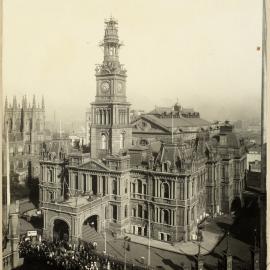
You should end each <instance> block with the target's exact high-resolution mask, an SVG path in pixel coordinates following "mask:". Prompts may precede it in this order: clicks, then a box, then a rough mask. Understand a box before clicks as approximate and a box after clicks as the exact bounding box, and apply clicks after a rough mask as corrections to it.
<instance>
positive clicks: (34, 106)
mask: <svg viewBox="0 0 270 270" xmlns="http://www.w3.org/2000/svg"><path fill="white" fill-rule="evenodd" d="M32 107H33V108H36V96H35V95H34V96H33V104H32Z"/></svg>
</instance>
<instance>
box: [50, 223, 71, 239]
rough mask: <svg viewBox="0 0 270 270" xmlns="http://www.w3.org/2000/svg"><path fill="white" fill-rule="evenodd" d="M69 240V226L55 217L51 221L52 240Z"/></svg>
mask: <svg viewBox="0 0 270 270" xmlns="http://www.w3.org/2000/svg"><path fill="white" fill-rule="evenodd" d="M59 240H65V241H68V240H69V226H68V224H67V223H66V222H65V221H64V220H61V219H56V220H55V221H54V223H53V241H59Z"/></svg>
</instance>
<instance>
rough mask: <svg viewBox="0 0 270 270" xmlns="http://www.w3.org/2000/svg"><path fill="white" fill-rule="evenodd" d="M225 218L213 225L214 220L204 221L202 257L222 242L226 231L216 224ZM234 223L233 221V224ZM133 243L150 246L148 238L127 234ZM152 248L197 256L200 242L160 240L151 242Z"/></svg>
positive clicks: (220, 219)
mask: <svg viewBox="0 0 270 270" xmlns="http://www.w3.org/2000/svg"><path fill="white" fill-rule="evenodd" d="M224 218H227V219H228V217H224V216H222V217H216V218H215V219H214V220H215V223H213V219H212V220H211V222H209V221H207V220H206V221H204V222H203V223H202V225H203V227H204V228H203V229H202V235H203V240H202V241H201V254H202V255H207V254H209V253H211V252H212V251H213V250H214V248H215V247H216V245H217V244H218V243H219V242H220V240H221V239H222V238H223V236H224V233H225V232H224V230H221V229H220V228H219V227H218V226H217V225H216V226H215V224H216V223H217V222H220V221H222V220H224ZM229 223H232V220H231V222H229ZM127 235H128V236H129V237H130V239H131V242H134V243H138V244H141V245H144V246H148V245H149V240H148V238H147V237H142V236H138V235H134V234H127ZM150 246H151V247H154V248H158V249H162V250H166V251H171V252H175V253H179V254H185V255H193V256H194V255H197V254H198V250H199V242H198V241H188V242H177V243H167V242H161V241H158V240H154V239H151V241H150Z"/></svg>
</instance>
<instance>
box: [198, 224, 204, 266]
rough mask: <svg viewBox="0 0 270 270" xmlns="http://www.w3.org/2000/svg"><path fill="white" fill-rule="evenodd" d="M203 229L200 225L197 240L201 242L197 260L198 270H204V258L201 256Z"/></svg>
mask: <svg viewBox="0 0 270 270" xmlns="http://www.w3.org/2000/svg"><path fill="white" fill-rule="evenodd" d="M201 229H202V227H201V226H200V225H198V231H197V240H198V241H199V245H198V259H197V269H198V270H203V258H202V256H201V241H202V231H201Z"/></svg>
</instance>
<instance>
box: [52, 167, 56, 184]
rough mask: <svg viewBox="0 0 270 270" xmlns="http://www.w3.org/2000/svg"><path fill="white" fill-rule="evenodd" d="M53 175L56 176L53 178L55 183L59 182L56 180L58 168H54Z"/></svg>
mask: <svg viewBox="0 0 270 270" xmlns="http://www.w3.org/2000/svg"><path fill="white" fill-rule="evenodd" d="M53 174H54V176H53V182H54V183H56V182H57V181H56V178H57V174H56V167H53Z"/></svg>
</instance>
